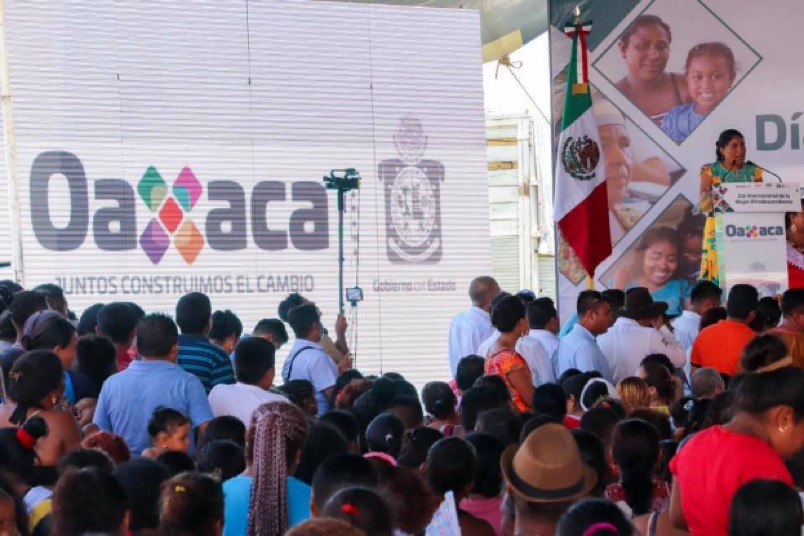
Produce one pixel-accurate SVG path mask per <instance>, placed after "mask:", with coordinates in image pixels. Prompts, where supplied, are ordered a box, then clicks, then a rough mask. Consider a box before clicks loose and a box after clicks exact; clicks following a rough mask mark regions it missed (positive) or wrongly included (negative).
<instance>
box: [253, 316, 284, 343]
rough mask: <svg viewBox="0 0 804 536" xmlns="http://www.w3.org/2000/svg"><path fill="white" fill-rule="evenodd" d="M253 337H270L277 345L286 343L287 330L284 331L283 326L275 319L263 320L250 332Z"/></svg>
mask: <svg viewBox="0 0 804 536" xmlns="http://www.w3.org/2000/svg"><path fill="white" fill-rule="evenodd" d="M251 335H252V336H254V337H259V336H260V335H271V337H272V339H273V341H274V342H275V343H277V344H279V345H282V344H285V343H286V342H288V330H287V329H285V324H283V323H282V321H281V320H279V319H277V318H263V319H262V320H260V321H259V322H257V325H256V326H254V329H253V330H252V332H251Z"/></svg>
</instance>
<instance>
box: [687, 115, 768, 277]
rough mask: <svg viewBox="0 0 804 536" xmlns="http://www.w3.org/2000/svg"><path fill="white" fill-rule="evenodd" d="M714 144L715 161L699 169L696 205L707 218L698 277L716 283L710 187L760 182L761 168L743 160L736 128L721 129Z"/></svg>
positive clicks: (712, 209)
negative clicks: (698, 191) (731, 183)
mask: <svg viewBox="0 0 804 536" xmlns="http://www.w3.org/2000/svg"><path fill="white" fill-rule="evenodd" d="M715 145H716V146H717V150H716V157H717V160H715V161H714V162H713V163H711V164H706V165H705V166H703V167H702V168H701V200H700V202H699V203H698V208H699V209H700V211H701V212H704V213H705V214H706V216H707V217H706V225H705V227H704V235H703V256H702V258H701V276H700V279H705V280H707V281H711V282H713V283H715V284H716V285H720V270H719V268H718V260H717V238H716V232H715V230H716V228H717V225H716V223H715V221H716V220H715V214H716V213H718V212H720V211H719V210H717V208H716V207H715V206H714V200H713V198H712V187H717V186H719V185H720V184H721V183H726V182H762V170H761V169H760V168H759V167H757V166H755V165H754V164H749V163H746V159H745V156H746V154H745V138H744V137H743V135H742V134H741V133H740V132H739V131H737V130H734V129H728V130H724V131H723V132H721V133H720V136H719V137H718V140H717V142H716V144H715Z"/></svg>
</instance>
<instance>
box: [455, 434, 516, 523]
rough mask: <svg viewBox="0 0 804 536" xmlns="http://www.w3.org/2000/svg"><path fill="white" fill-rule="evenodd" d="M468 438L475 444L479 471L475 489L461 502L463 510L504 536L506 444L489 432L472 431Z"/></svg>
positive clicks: (473, 487) (474, 484) (473, 485)
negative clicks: (503, 463) (503, 461)
mask: <svg viewBox="0 0 804 536" xmlns="http://www.w3.org/2000/svg"><path fill="white" fill-rule="evenodd" d="M466 441H467V442H469V443H471V444H472V446H473V447H475V452H476V453H477V462H478V463H477V470H476V471H475V479H474V483H473V484H472V491H471V492H470V493H469V495H468V496H467V497H466V498H465V499H463V500H462V501H461V504H460V508H461V510H463V511H465V512H468V513H470V514H472V515H473V516H475V517H476V518H478V519H482V520H484V521H487V522H488V523H489V525H491V527H492V528H493V529H494V533H495V534H496V536H502V535H503V530H502V500H503V496H502V472H501V471H500V457H501V456H502V453H503V451H504V450H505V444H504V443H503V442H502V441H500V440H499V439H497V438H496V437H494V436H492V435H489V434H481V433H476V434H469V435H468V436H466Z"/></svg>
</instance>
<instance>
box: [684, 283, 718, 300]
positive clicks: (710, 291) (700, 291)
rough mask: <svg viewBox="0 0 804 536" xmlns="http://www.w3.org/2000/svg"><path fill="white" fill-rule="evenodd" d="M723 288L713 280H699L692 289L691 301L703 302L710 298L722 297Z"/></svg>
mask: <svg viewBox="0 0 804 536" xmlns="http://www.w3.org/2000/svg"><path fill="white" fill-rule="evenodd" d="M722 295H723V289H722V288H720V287H719V286H717V285H715V284H714V283H712V282H711V281H706V280H703V281H698V282H697V283H696V284H695V286H694V287H692V290H691V291H690V301H691V302H692V303H694V304H700V303H703V302H704V301H706V300H709V299H715V298H717V299H720V297H721V296H722Z"/></svg>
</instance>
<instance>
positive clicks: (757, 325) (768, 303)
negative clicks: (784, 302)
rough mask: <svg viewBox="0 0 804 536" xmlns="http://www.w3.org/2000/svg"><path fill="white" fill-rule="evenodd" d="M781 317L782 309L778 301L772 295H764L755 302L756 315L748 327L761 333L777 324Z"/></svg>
mask: <svg viewBox="0 0 804 536" xmlns="http://www.w3.org/2000/svg"><path fill="white" fill-rule="evenodd" d="M781 319H782V310H781V308H780V307H779V302H778V301H776V298H774V297H771V296H765V297H764V298H760V299H759V301H758V302H757V315H756V317H755V318H754V320H753V322H751V324H750V327H751V329H753V330H754V331H756V332H759V333H762V332H763V331H766V330H769V329H772V328H775V327H776V326H778V325H779V320H781Z"/></svg>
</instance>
